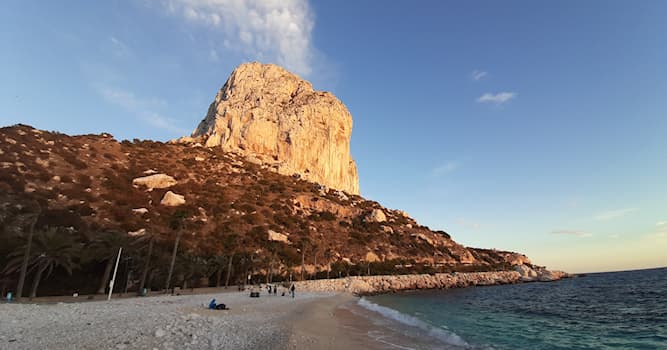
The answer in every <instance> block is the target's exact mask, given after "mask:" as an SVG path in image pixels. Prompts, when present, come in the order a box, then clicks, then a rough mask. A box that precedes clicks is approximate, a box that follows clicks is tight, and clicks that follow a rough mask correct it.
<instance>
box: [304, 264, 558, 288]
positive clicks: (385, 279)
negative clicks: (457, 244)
mask: <svg viewBox="0 0 667 350" xmlns="http://www.w3.org/2000/svg"><path fill="white" fill-rule="evenodd" d="M544 271H545V272H544V275H540V274H536V275H535V276H533V277H532V278H524V275H522V274H521V273H520V272H518V271H492V272H467V273H435V274H420V275H391V276H389V275H386V276H354V277H347V278H337V279H325V280H310V281H301V282H297V288H298V289H299V290H306V291H318V292H348V293H355V294H377V293H387V292H396V291H402V290H415V289H446V288H463V287H469V286H489V285H496V284H511V283H521V282H549V281H556V280H559V279H561V278H567V277H570V276H569V275H568V274H566V273H564V272H560V271H548V270H546V269H544ZM547 275H549V277H553V279H547V278H546V277H545V278H542V277H543V276H547Z"/></svg>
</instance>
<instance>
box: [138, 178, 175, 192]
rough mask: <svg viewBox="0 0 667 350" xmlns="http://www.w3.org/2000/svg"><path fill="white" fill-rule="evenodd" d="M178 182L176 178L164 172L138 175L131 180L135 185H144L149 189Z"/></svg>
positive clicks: (166, 186)
mask: <svg viewBox="0 0 667 350" xmlns="http://www.w3.org/2000/svg"><path fill="white" fill-rule="evenodd" d="M177 183H178V181H176V179H174V178H173V177H171V176H169V175H166V174H154V175H149V176H144V177H138V178H136V179H134V180H132V184H133V185H136V186H146V187H148V189H149V190H153V189H154V188H168V187H171V186H174V185H176V184H177Z"/></svg>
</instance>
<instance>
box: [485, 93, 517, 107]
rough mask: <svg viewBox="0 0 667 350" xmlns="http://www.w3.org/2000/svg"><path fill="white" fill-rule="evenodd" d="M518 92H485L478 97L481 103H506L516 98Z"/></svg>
mask: <svg viewBox="0 0 667 350" xmlns="http://www.w3.org/2000/svg"><path fill="white" fill-rule="evenodd" d="M516 96H517V93H516V92H499V93H497V94H492V93H488V92H487V93H485V94H484V95H482V96H480V97H478V98H477V102H479V103H495V104H497V105H500V104H503V103H506V102H508V101H510V100H512V99H514V98H516Z"/></svg>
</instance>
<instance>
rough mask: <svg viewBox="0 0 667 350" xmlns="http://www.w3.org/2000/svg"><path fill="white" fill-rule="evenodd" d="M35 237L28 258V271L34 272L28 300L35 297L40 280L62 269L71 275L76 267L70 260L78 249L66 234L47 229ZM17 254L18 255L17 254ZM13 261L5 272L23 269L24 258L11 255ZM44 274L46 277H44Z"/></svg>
mask: <svg viewBox="0 0 667 350" xmlns="http://www.w3.org/2000/svg"><path fill="white" fill-rule="evenodd" d="M34 236H35V240H34V242H28V243H26V246H27V245H28V244H31V243H34V249H32V250H31V254H30V256H29V258H28V271H33V270H34V271H36V272H35V275H34V277H33V282H32V288H31V290H30V296H29V297H30V298H34V297H35V296H36V295H37V289H38V288H39V283H40V282H41V281H42V278H48V277H49V276H50V275H51V273H52V272H53V270H54V269H55V268H57V267H62V268H63V269H65V271H67V273H68V274H70V275H71V274H72V269H74V268H77V267H78V265H77V264H76V263H74V261H73V260H72V258H73V257H75V256H77V255H78V253H79V249H80V244H78V243H77V242H76V241H75V240H74V239H73V238H72V236H71V235H70V234H69V233H68V232H63V230H58V229H57V228H54V227H49V228H47V229H46V230H45V231H43V232H40V233H39V234H37V235H34ZM26 249H27V247H26ZM17 253H18V254H17ZM11 255H12V256H13V259H12V260H10V262H9V263H8V264H7V268H5V271H6V272H10V273H11V272H15V271H17V270H19V269H21V270H22V269H23V260H24V257H23V256H21V254H20V253H19V252H16V253H15V254H11ZM45 273H46V275H44V274H45Z"/></svg>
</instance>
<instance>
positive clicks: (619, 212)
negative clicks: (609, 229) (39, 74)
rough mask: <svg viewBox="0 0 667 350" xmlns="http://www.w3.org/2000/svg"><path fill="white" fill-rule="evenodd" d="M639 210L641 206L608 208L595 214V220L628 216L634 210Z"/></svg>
mask: <svg viewBox="0 0 667 350" xmlns="http://www.w3.org/2000/svg"><path fill="white" fill-rule="evenodd" d="M637 210H639V208H624V209H614V210H607V211H603V212H599V213H597V214H595V216H593V219H594V220H597V221H607V220H612V219H617V218H620V217H623V216H626V215H628V214H630V213H632V212H635V211H637Z"/></svg>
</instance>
